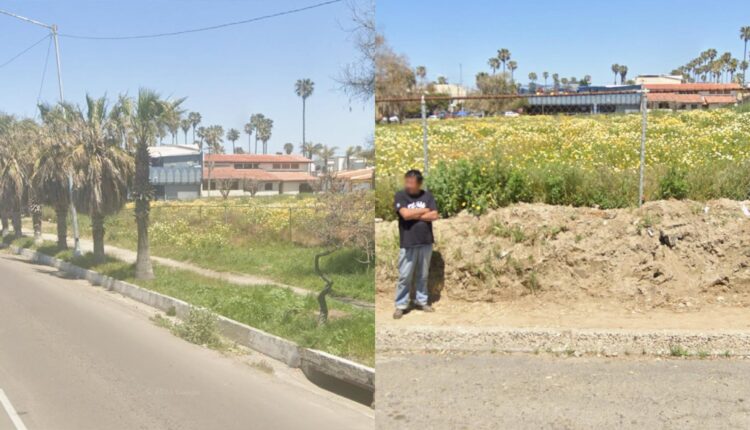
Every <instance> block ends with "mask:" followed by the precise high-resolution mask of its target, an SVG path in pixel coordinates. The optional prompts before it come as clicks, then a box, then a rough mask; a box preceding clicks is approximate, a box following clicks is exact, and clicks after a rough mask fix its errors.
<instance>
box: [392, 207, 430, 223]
mask: <svg viewBox="0 0 750 430" xmlns="http://www.w3.org/2000/svg"><path fill="white" fill-rule="evenodd" d="M398 213H399V215H401V217H402V218H403V219H405V220H407V221H411V220H420V221H427V222H432V221H435V220H437V219H438V218H440V215H439V214H438V211H436V210H432V209H428V208H417V209H407V208H401V209H399V210H398Z"/></svg>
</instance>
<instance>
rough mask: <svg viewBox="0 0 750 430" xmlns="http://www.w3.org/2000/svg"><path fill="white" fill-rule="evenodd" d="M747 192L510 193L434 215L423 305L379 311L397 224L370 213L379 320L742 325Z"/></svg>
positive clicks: (748, 281) (390, 285) (386, 304)
mask: <svg viewBox="0 0 750 430" xmlns="http://www.w3.org/2000/svg"><path fill="white" fill-rule="evenodd" d="M743 206H744V207H745V208H747V207H749V206H750V203H748V202H735V201H729V200H717V201H711V202H708V203H705V204H703V203H698V202H691V201H659V202H651V203H648V204H646V205H645V206H644V207H643V208H642V209H618V210H598V209H592V208H572V207H560V206H548V205H542V204H519V205H515V206H511V207H508V208H503V209H499V210H496V211H492V212H490V213H488V214H486V215H484V216H482V217H474V216H470V215H466V214H461V215H459V216H457V217H454V218H450V219H446V220H440V221H438V222H436V223H435V234H436V246H435V254H434V257H433V264H432V267H431V279H430V289H431V295H432V296H433V300H434V301H435V302H434V306H435V308H436V310H437V312H436V313H434V314H424V313H421V312H412V313H410V314H408V315H406V316H405V317H404V319H403V320H401V321H396V322H394V321H393V320H392V319H391V317H390V315H391V312H392V309H393V304H392V298H393V291H394V287H395V282H396V274H397V272H396V253H397V247H398V246H397V226H396V223H395V222H393V223H378V224H377V226H376V234H377V236H376V237H377V251H378V266H377V288H378V298H377V315H378V324H394V323H395V324H398V323H404V322H406V323H408V324H420V325H433V324H434V325H451V324H456V325H509V326H518V327H553V328H554V327H561V328H567V327H578V328H677V329H691V328H695V329H747V328H750V312H748V310H749V309H748V308H749V307H750V217H749V216H748V215H746V214H745V213H744V210H743Z"/></svg>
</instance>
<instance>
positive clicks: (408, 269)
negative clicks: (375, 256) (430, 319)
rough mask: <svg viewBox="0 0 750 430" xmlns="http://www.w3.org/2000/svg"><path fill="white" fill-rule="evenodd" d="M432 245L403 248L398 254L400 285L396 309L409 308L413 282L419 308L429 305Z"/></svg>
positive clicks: (397, 288)
mask: <svg viewBox="0 0 750 430" xmlns="http://www.w3.org/2000/svg"><path fill="white" fill-rule="evenodd" d="M431 258H432V245H421V246H415V247H412V248H401V251H400V252H399V254H398V285H397V286H396V308H397V309H408V308H409V292H410V290H411V284H412V282H413V283H414V285H415V287H416V288H415V289H416V297H415V301H416V304H417V306H424V305H426V304H427V299H428V298H429V293H428V291H427V278H428V277H429V274H430V259H431Z"/></svg>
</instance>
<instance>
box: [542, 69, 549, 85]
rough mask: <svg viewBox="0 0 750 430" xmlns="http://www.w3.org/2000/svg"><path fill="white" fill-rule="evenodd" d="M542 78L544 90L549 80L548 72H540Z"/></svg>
mask: <svg viewBox="0 0 750 430" xmlns="http://www.w3.org/2000/svg"><path fill="white" fill-rule="evenodd" d="M542 77H543V78H544V88H545V89H546V88H547V79H548V78H549V72H542Z"/></svg>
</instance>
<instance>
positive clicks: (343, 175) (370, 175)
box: [334, 167, 375, 191]
mask: <svg viewBox="0 0 750 430" xmlns="http://www.w3.org/2000/svg"><path fill="white" fill-rule="evenodd" d="M334 178H335V179H338V180H340V181H342V182H343V183H344V190H345V191H358V190H371V189H373V188H374V187H373V182H374V180H375V168H373V167H367V168H364V169H357V170H346V171H342V172H337V173H335V174H334Z"/></svg>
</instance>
